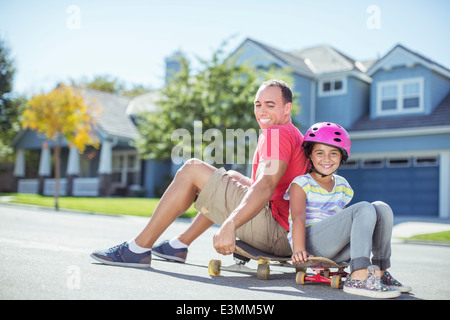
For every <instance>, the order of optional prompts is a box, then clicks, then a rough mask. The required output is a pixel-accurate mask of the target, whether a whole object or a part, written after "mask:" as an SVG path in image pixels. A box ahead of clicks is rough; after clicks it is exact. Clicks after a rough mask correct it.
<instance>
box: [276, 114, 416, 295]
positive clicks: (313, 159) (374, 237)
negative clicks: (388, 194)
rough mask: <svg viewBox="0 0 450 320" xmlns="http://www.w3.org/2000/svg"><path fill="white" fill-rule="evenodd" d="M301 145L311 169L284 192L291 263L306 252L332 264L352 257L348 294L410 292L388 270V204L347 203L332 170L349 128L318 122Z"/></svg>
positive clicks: (343, 183)
mask: <svg viewBox="0 0 450 320" xmlns="http://www.w3.org/2000/svg"><path fill="white" fill-rule="evenodd" d="M303 148H304V150H305V153H306V156H307V157H308V158H309V159H310V163H311V170H310V172H309V173H307V174H306V175H302V176H298V177H296V178H295V179H294V180H293V181H292V183H291V185H290V186H289V188H288V190H287V191H286V194H285V196H284V198H285V199H286V200H290V216H289V223H290V231H289V234H288V240H289V242H290V244H291V247H292V252H293V254H292V261H293V262H294V263H296V262H303V261H306V260H307V259H308V256H309V255H310V254H311V255H314V256H321V257H326V258H329V259H332V260H334V261H336V262H344V261H347V260H350V275H349V276H348V277H347V279H346V281H345V283H344V292H347V293H351V294H356V295H362V296H368V297H374V298H395V297H398V296H399V295H400V293H401V292H409V291H410V290H411V288H410V287H406V286H403V285H402V284H401V283H400V282H398V281H397V280H395V279H394V278H393V277H392V276H391V275H390V274H389V272H387V271H386V269H387V268H388V267H390V255H391V234H392V226H393V213H392V210H391V208H390V207H389V206H388V205H387V204H385V203H383V202H380V201H377V202H373V203H368V202H360V203H357V204H354V205H352V206H350V207H348V208H346V207H345V206H346V205H347V204H348V203H349V202H350V200H351V199H352V197H353V190H352V188H351V187H350V185H349V184H348V182H347V180H345V179H344V178H343V177H341V176H338V175H336V174H334V172H335V171H336V170H337V169H338V168H339V166H340V165H341V164H342V163H344V162H345V161H347V159H348V157H349V155H350V137H349V135H348V133H347V131H346V130H345V129H344V128H342V127H341V126H339V125H337V124H334V123H329V122H322V123H317V124H315V125H313V126H312V127H311V128H310V129H309V130H308V131H307V132H306V134H305V138H304V140H303ZM371 252H372V254H373V256H372V261H370V254H371ZM374 269H376V270H379V271H377V272H374Z"/></svg>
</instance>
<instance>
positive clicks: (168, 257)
mask: <svg viewBox="0 0 450 320" xmlns="http://www.w3.org/2000/svg"><path fill="white" fill-rule="evenodd" d="M152 254H153V255H155V256H157V257H160V258H163V259H166V260H170V261H176V262H181V263H185V262H186V259H183V258H179V257H175V256H168V255H165V254H162V253H159V252H156V251H155V250H152Z"/></svg>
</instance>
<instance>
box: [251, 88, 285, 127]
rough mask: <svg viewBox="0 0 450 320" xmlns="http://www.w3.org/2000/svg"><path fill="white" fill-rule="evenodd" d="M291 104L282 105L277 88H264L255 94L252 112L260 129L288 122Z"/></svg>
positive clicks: (279, 89)
mask: <svg viewBox="0 0 450 320" xmlns="http://www.w3.org/2000/svg"><path fill="white" fill-rule="evenodd" d="M291 108H292V104H291V103H290V102H288V103H284V101H283V96H282V94H281V88H279V87H264V88H262V89H260V90H258V92H257V93H256V98H255V102H254V112H255V117H256V120H257V121H258V124H259V126H260V128H261V129H267V128H269V127H270V126H274V125H283V124H285V123H287V122H289V121H290V112H291Z"/></svg>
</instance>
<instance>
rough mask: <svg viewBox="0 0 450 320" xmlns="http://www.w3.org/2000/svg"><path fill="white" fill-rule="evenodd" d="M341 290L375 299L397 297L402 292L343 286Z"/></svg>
mask: <svg viewBox="0 0 450 320" xmlns="http://www.w3.org/2000/svg"><path fill="white" fill-rule="evenodd" d="M343 291H344V292H345V293H349V294H354V295H358V296H364V297H369V298H376V299H391V298H397V297H398V296H400V295H401V294H402V293H401V292H400V291H399V290H397V289H395V290H391V291H375V290H367V289H361V288H359V289H356V288H349V287H344V288H343Z"/></svg>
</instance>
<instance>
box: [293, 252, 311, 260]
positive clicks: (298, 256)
mask: <svg viewBox="0 0 450 320" xmlns="http://www.w3.org/2000/svg"><path fill="white" fill-rule="evenodd" d="M308 257H309V253H308V252H307V251H306V250H303V251H297V252H295V253H294V254H293V255H292V262H293V263H303V262H306V261H307V260H308Z"/></svg>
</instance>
